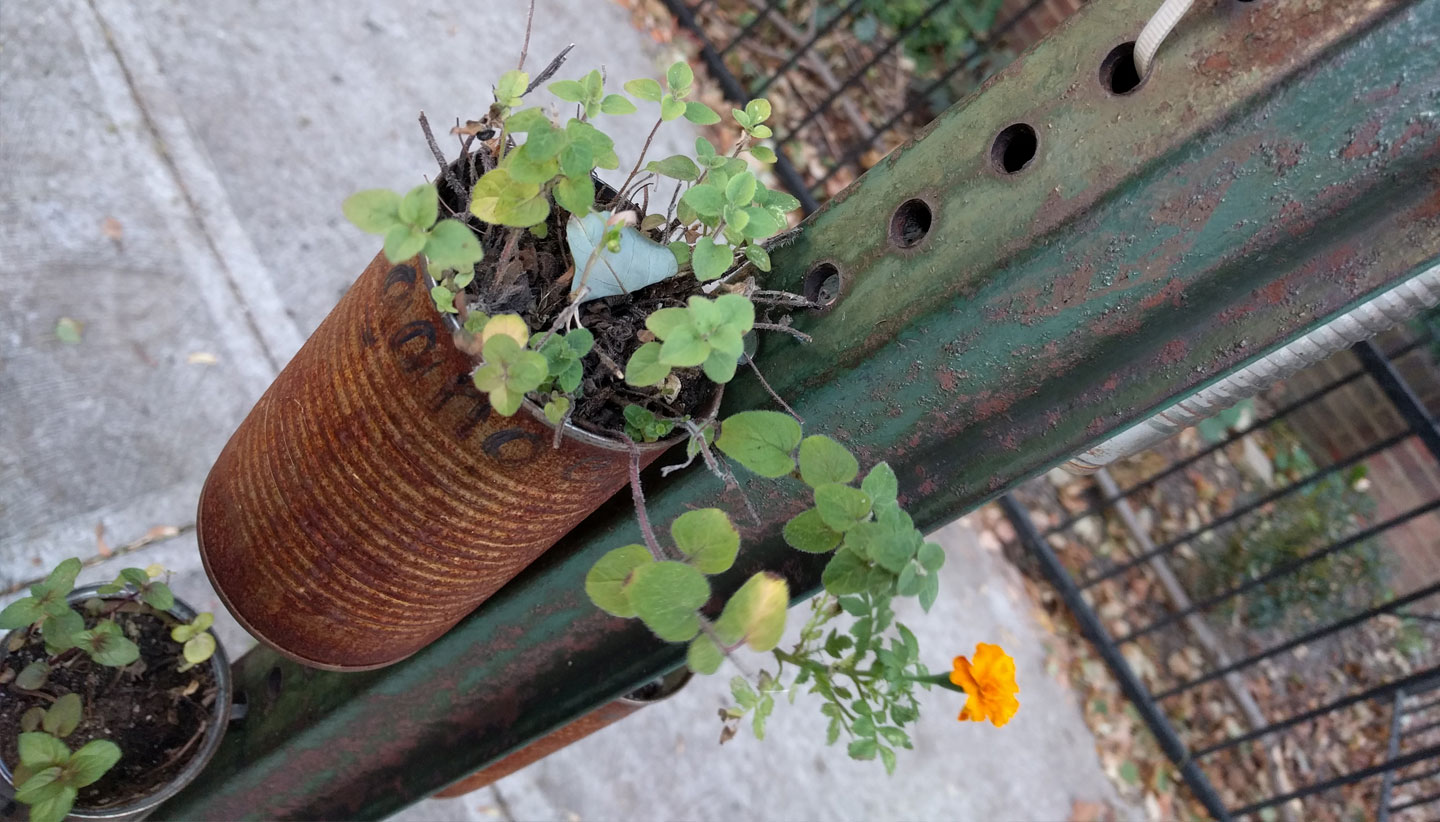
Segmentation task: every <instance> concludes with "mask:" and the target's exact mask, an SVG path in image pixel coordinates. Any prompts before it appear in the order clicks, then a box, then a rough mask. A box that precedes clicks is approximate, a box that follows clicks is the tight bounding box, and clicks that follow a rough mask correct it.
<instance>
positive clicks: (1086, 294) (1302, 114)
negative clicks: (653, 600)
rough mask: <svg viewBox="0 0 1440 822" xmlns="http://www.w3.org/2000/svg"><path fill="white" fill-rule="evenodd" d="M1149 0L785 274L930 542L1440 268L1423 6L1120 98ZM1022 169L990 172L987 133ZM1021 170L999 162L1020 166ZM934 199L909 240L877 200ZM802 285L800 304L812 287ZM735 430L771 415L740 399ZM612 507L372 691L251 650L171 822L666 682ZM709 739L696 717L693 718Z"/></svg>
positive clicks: (1255, 36)
mask: <svg viewBox="0 0 1440 822" xmlns="http://www.w3.org/2000/svg"><path fill="white" fill-rule="evenodd" d="M1155 6H1156V3H1155V2H1154V0H1096V1H1095V2H1093V3H1091V4H1089V5H1087V6H1086V7H1085V9H1083V10H1082V12H1081V13H1080V14H1078V15H1077V16H1076V17H1075V18H1074V19H1072V20H1071V21H1070V22H1068V23H1067V24H1065V25H1064V26H1063V27H1062V28H1061V29H1060V30H1059V31H1057V32H1056V33H1055V34H1054V35H1052V36H1051V37H1050V38H1049V39H1047V40H1046V41H1044V42H1042V43H1040V44H1039V45H1037V46H1036V47H1035V48H1034V49H1032V50H1031V51H1030V52H1029V53H1027V54H1026V55H1024V56H1023V57H1021V58H1020V59H1019V60H1017V61H1016V62H1015V63H1014V64H1013V65H1012V66H1010V67H1009V68H1008V69H1007V70H1006V71H1004V72H1003V73H1002V74H1001V75H999V76H998V77H996V78H995V79H994V80H993V81H992V82H990V83H988V84H987V85H986V87H985V88H984V89H983V90H982V91H981V92H980V93H979V94H977V95H976V96H975V97H973V98H972V99H970V100H968V101H965V102H963V103H961V104H959V105H957V106H956V107H955V108H953V109H951V110H950V111H948V112H947V113H946V114H945V115H944V116H942V117H941V118H939V119H938V120H937V121H936V122H935V123H934V124H932V125H931V126H930V127H929V128H928V129H927V130H926V132H925V134H924V135H923V136H922V137H921V138H919V139H918V140H917V141H915V142H914V144H912V145H910V146H908V147H907V148H905V149H904V150H902V151H899V152H897V153H896V154H894V155H892V156H891V157H890V158H888V159H887V160H885V161H884V162H882V163H881V164H880V165H879V166H878V167H876V168H875V169H873V170H871V171H870V172H869V173H868V174H867V175H866V176H865V177H864V178H863V179H862V180H861V181H860V182H858V183H857V184H856V185H855V186H853V187H852V188H850V189H849V190H847V191H846V192H845V193H843V194H842V195H840V196H839V197H837V198H835V200H833V201H832V202H831V203H829V204H828V205H827V206H826V207H825V208H824V209H822V210H821V211H820V212H819V213H817V214H816V215H815V216H814V217H813V219H812V220H811V221H810V223H809V224H808V226H807V229H806V231H805V232H804V234H803V236H802V237H801V238H800V239H799V240H798V241H797V242H796V243H795V244H794V245H792V246H790V247H787V248H784V249H781V250H779V251H777V252H776V254H775V260H776V264H777V273H776V279H777V280H778V283H775V284H776V285H778V286H780V287H790V288H804V287H805V286H806V279H807V277H812V278H818V277H820V276H823V274H824V273H825V272H823V271H822V272H821V273H820V274H813V273H812V272H814V270H815V267H816V266H817V265H820V264H826V263H828V264H830V265H833V266H834V267H835V270H836V271H838V273H839V276H840V278H841V294H840V298H839V300H838V302H837V303H836V304H835V305H834V306H833V307H832V308H831V309H829V310H828V311H826V312H823V313H819V314H815V315H812V316H810V317H806V318H803V319H802V321H801V323H800V325H801V327H802V328H804V329H805V330H806V331H807V332H809V333H810V334H812V335H813V336H814V338H815V342H814V343H813V344H812V345H810V346H807V347H804V348H800V347H798V345H799V344H798V343H795V342H793V341H791V340H789V339H770V340H767V341H766V346H765V350H763V351H762V352H761V355H760V362H761V364H762V366H764V367H765V369H766V373H767V376H768V377H769V379H770V382H771V383H772V384H773V385H774V386H775V387H776V389H777V390H778V391H779V392H780V393H781V394H782V395H784V396H785V397H787V399H788V400H789V401H790V402H791V404H792V405H794V407H795V408H796V410H797V411H798V412H799V413H800V414H801V415H802V416H803V417H804V418H805V419H806V421H807V426H806V427H807V429H808V430H811V431H825V432H827V433H833V434H835V435H836V436H838V437H839V438H841V439H843V440H845V441H846V442H847V443H848V444H850V445H851V446H852V447H853V448H854V449H856V450H857V451H858V452H859V453H860V454H862V455H863V459H864V461H866V462H869V461H873V460H879V459H887V460H889V461H890V462H891V464H892V465H894V466H895V467H896V469H897V471H898V472H899V475H900V479H901V485H902V493H903V496H904V498H905V500H906V502H907V505H908V507H909V509H910V510H911V511H912V512H914V513H915V518H916V520H917V522H919V523H922V524H923V525H925V526H937V525H939V524H941V523H943V522H945V521H946V520H949V519H951V518H954V517H956V516H958V515H960V514H962V513H964V512H965V511H967V510H970V509H972V508H974V507H975V506H977V505H979V504H980V503H982V502H984V501H986V500H987V499H990V498H991V497H993V496H995V495H997V494H999V493H1000V492H1001V491H1003V490H1004V489H1006V488H1008V487H1011V486H1013V485H1015V484H1016V483H1018V482H1020V481H1021V480H1024V479H1026V478H1028V477H1030V476H1033V475H1035V474H1037V473H1038V472H1041V471H1043V470H1045V469H1047V468H1049V467H1050V466H1052V465H1054V464H1056V463H1057V462H1060V461H1062V460H1064V459H1065V458H1066V457H1068V456H1070V455H1072V454H1074V453H1076V452H1078V451H1080V450H1082V449H1083V448H1085V447H1086V446H1088V445H1089V444H1091V443H1093V442H1095V441H1096V440H1097V439H1099V438H1102V437H1104V436H1105V435H1106V434H1107V433H1110V432H1113V431H1115V430H1117V429H1119V428H1121V427H1123V426H1125V425H1128V424H1130V423H1133V422H1135V421H1136V420H1138V419H1140V418H1142V417H1143V416H1145V415H1146V414H1147V413H1149V412H1151V411H1153V410H1155V409H1157V408H1159V407H1162V406H1163V405H1165V404H1167V403H1168V402H1171V401H1173V400H1174V399H1175V398H1177V397H1179V396H1182V395H1184V394H1186V393H1189V392H1191V391H1193V390H1194V389H1196V388H1198V387H1200V386H1203V385H1204V384H1206V383H1207V382H1209V381H1212V380H1214V379H1216V378H1218V377H1219V376H1221V375H1223V374H1224V373H1226V372H1227V371H1229V370H1232V369H1234V368H1236V367H1237V366H1240V365H1242V364H1243V363H1245V362H1246V361H1247V360H1248V359H1251V358H1254V357H1255V356H1258V355H1260V354H1262V353H1263V352H1265V351H1266V350H1269V349H1271V348H1274V347H1276V346H1278V345H1280V344H1283V343H1284V342H1285V341H1287V340H1288V339H1290V338H1293V337H1295V336H1298V335H1299V334H1301V333H1303V332H1304V331H1305V330H1307V329H1308V328H1310V327H1313V326H1314V325H1316V324H1318V323H1320V322H1322V321H1324V320H1325V319H1327V318H1329V317H1331V316H1334V315H1336V314H1337V313H1339V312H1341V311H1342V310H1344V309H1345V308H1347V307H1348V306H1351V305H1353V304H1355V303H1356V302H1358V301H1360V300H1362V299H1364V298H1365V297H1367V296H1368V295H1371V294H1373V293H1375V292H1377V291H1378V290H1380V289H1382V288H1384V287H1385V286H1386V285H1387V284H1391V283H1394V282H1396V281H1398V280H1400V279H1403V278H1405V277H1406V276H1407V275H1408V274H1410V273H1412V272H1414V271H1416V270H1419V269H1421V268H1423V267H1426V266H1428V265H1433V264H1434V262H1435V261H1436V260H1437V259H1440V171H1437V168H1440V41H1437V37H1440V0H1413V2H1407V1H1406V0H1363V1H1362V0H1355V1H1354V2H1349V1H1342V0H1327V2H1316V0H1260V1H1259V2H1248V3H1242V2H1235V0H1212V1H1211V2H1202V3H1200V4H1198V7H1197V8H1196V10H1195V11H1194V12H1192V14H1191V16H1190V17H1189V18H1187V19H1186V22H1185V23H1184V24H1183V25H1182V26H1181V28H1180V29H1179V30H1178V31H1177V32H1176V34H1175V35H1174V36H1173V37H1172V39H1171V40H1170V41H1168V42H1167V43H1166V44H1165V47H1164V48H1163V49H1162V51H1161V52H1160V56H1159V58H1158V61H1157V67H1156V69H1155V70H1154V72H1153V73H1152V75H1151V76H1150V77H1149V78H1147V79H1146V81H1145V82H1144V83H1143V84H1142V85H1141V86H1140V87H1139V88H1138V89H1137V90H1135V91H1134V92H1133V93H1131V94H1128V95H1113V94H1111V93H1109V92H1107V91H1106V90H1105V89H1104V88H1102V86H1101V83H1100V81H1099V67H1100V63H1101V61H1102V59H1103V58H1104V57H1105V56H1106V54H1107V53H1108V52H1109V51H1110V50H1111V49H1112V48H1113V47H1115V46H1117V45H1119V44H1121V43H1123V42H1125V41H1127V40H1131V39H1133V38H1134V36H1135V34H1136V33H1137V32H1138V31H1139V29H1140V27H1141V26H1142V25H1143V23H1144V21H1145V18H1146V16H1147V15H1148V14H1149V13H1150V12H1151V11H1153V10H1154V7H1155ZM1016 123H1026V124H1029V125H1030V126H1032V127H1033V129H1034V131H1035V133H1036V134H1037V135H1038V150H1037V152H1036V154H1035V156H1034V158H1033V159H1032V160H1031V161H1030V163H1029V165H1028V166H1027V167H1026V168H1024V170H1022V171H1020V172H1018V173H1015V174H1006V173H1003V172H1002V171H1001V170H999V169H998V168H997V167H996V165H995V163H994V161H993V158H992V145H993V142H994V140H995V138H996V135H997V134H998V133H999V132H1000V131H1001V130H1002V129H1004V128H1006V127H1007V126H1010V125H1012V124H1016ZM1012 159H1013V158H1012ZM915 198H918V199H921V200H923V201H924V202H925V203H927V204H928V206H929V207H930V209H931V212H932V220H931V226H930V229H929V232H928V234H926V235H925V237H924V239H923V240H921V241H920V242H919V244H918V245H916V246H914V247H912V248H907V249H900V248H897V247H895V246H894V245H893V244H892V243H891V238H890V222H891V216H892V213H893V212H894V210H895V209H896V208H897V207H899V206H900V205H901V204H902V203H904V202H906V201H908V200H911V199H915ZM811 285H813V283H811ZM728 405H729V406H730V409H731V410H736V409H740V408H745V407H759V406H765V405H767V401H766V398H765V397H764V395H763V394H762V393H761V392H760V391H759V390H758V388H757V387H756V386H754V385H753V384H747V383H744V382H742V383H740V384H738V385H737V386H736V388H735V390H732V391H731V392H730V396H729V398H728ZM651 487H652V488H653V489H654V491H653V492H652V494H651V500H650V501H651V505H652V516H653V517H655V518H656V519H658V520H659V521H662V522H663V521H668V520H669V519H670V518H671V517H673V516H674V515H676V514H677V513H678V512H680V511H682V510H684V509H685V508H686V507H687V506H692V505H709V504H718V505H720V506H722V507H725V508H727V509H730V510H739V509H740V504H739V502H738V500H737V499H735V498H727V495H726V494H725V493H724V492H723V489H722V488H721V487H720V485H719V483H718V482H717V481H715V480H714V479H712V478H710V477H709V476H708V475H706V474H704V473H703V472H700V471H690V472H682V473H681V474H679V475H675V476H672V477H670V478H668V480H664V481H661V480H659V479H658V478H656V481H655V482H654V483H653V484H652V486H651ZM750 490H751V492H752V493H751V494H750V498H751V499H752V500H753V501H754V502H755V504H756V505H757V507H758V509H759V513H760V515H761V517H762V519H763V521H764V523H765V524H764V525H763V526H757V527H752V528H750V529H749V530H748V531H747V532H746V533H745V537H746V543H745V544H746V548H745V550H744V553H743V555H742V558H741V561H740V562H739V563H738V564H737V568H736V569H735V570H734V572H733V573H732V574H731V575H729V576H727V577H726V578H725V579H724V580H723V581H722V583H721V585H720V586H718V587H721V588H724V589H726V590H729V589H730V588H732V587H733V586H735V585H738V584H739V582H740V581H741V580H743V579H744V578H745V577H746V576H748V575H749V574H750V573H753V572H754V571H755V570H757V569H760V568H768V569H771V570H775V571H778V572H780V573H783V574H784V575H786V576H787V577H788V578H789V579H790V581H791V589H792V590H794V591H796V592H799V593H804V592H809V591H813V590H814V589H815V587H816V586H817V583H818V577H819V570H820V567H821V565H820V563H819V561H817V560H815V559H814V558H811V557H807V556H802V555H800V554H798V553H796V552H794V551H791V550H789V549H788V548H786V547H785V546H784V545H783V543H782V542H781V540H780V539H779V538H778V530H779V526H780V524H782V523H783V522H784V521H785V520H786V519H788V518H789V517H790V516H792V515H793V514H794V513H795V512H796V511H798V510H799V506H800V505H801V504H802V503H801V501H800V500H799V498H798V497H796V496H795V495H794V494H793V493H790V492H789V491H788V490H785V489H779V488H777V489H776V490H777V491H778V492H777V493H770V492H771V490H772V488H771V484H770V483H769V482H768V481H764V480H757V481H754V482H752V483H751V484H750ZM637 541H639V539H638V533H636V530H635V528H634V526H633V523H632V522H631V516H630V513H629V502H628V500H624V499H622V500H617V501H616V502H615V503H613V504H612V505H611V506H609V508H608V509H606V510H602V511H601V512H600V513H598V514H596V515H595V516H594V517H593V518H591V519H590V520H589V521H587V522H586V523H585V524H584V525H583V526H582V527H581V528H580V529H578V530H577V531H576V532H574V533H573V534H571V535H570V536H569V537H568V538H566V539H565V540H564V541H562V542H561V544H559V545H558V546H556V548H555V549H553V550H552V551H551V552H550V553H549V554H548V555H547V556H546V557H545V558H543V559H542V560H541V561H540V562H539V563H537V564H536V565H535V566H533V567H532V568H530V569H529V570H528V571H527V572H526V573H525V574H524V575H523V576H522V577H521V578H519V579H517V580H516V581H515V582H514V583H512V584H511V585H510V586H508V587H507V588H506V589H505V590H504V591H502V592H501V594H500V595H498V596H496V597H495V598H494V599H492V600H491V601H490V602H488V603H487V604H486V605H485V606H483V607H482V608H481V609H480V610H479V611H477V612H476V613H475V614H473V615H471V616H470V617H469V618H467V619H466V620H465V621H464V622H462V623H461V624H460V625H459V626H457V627H456V628H455V629H454V630H453V631H451V632H450V633H449V634H448V635H447V636H445V637H444V638H443V639H442V640H440V641H439V642H437V643H435V644H434V645H432V646H430V647H428V648H426V649H425V650H424V651H422V652H421V653H419V654H417V655H416V656H414V657H412V658H411V659H409V660H406V661H405V662H403V663H400V664H398V665H395V666H393V667H391V668H387V669H384V670H380V671H375V672H370V673H363V674H336V673H325V672H320V671H314V670H307V669H304V668H301V667H299V666H297V665H295V664H293V663H290V662H287V661H284V660H282V659H280V658H279V657H277V656H276V655H274V654H272V653H270V652H268V651H264V650H259V651H255V652H252V653H251V654H249V655H247V656H246V657H245V658H244V659H242V660H241V661H240V663H239V664H238V666H237V686H238V688H239V689H240V690H241V691H242V692H243V693H244V694H245V696H246V699H247V701H248V705H249V717H248V718H247V719H245V720H244V721H243V722H242V723H238V724H237V725H236V726H235V727H233V728H232V730H231V733H230V735H229V736H228V737H227V739H226V740H225V743H224V745H223V747H222V749H221V751H220V753H219V754H218V755H217V756H216V758H215V760H214V761H213V762H212V764H211V765H210V767H209V768H208V770H207V771H206V773H205V775H204V776H203V777H202V778H201V780H200V781H199V782H197V783H196V784H195V785H193V786H191V788H190V789H189V790H187V791H186V792H185V793H184V794H182V795H181V796H179V797H177V798H176V799H174V800H172V801H171V802H170V803H169V804H167V805H166V806H164V807H163V808H162V809H161V811H160V813H159V814H158V815H157V817H158V818H173V819H241V818H379V817H383V816H384V815H386V814H388V813H392V812H394V811H396V810H398V809H400V808H401V807H403V806H404V805H406V804H408V803H410V802H412V801H415V800H417V799H419V798H422V797H424V796H426V795H428V794H430V793H431V792H433V791H435V790H437V789H439V788H441V787H443V786H444V785H446V784H447V783H449V782H451V781H454V780H455V779H458V778H460V777H461V776H463V775H465V774H466V773H468V772H470V771H472V770H474V769H476V768H479V767H480V766H482V765H485V764H487V763H489V762H492V761H494V760H495V759H497V758H499V757H500V756H502V755H504V754H506V753H507V752H509V751H511V750H514V749H516V748H518V747H521V746H523V745H524V744H525V743H527V742H528V741H530V740H533V739H534V738H536V737H538V736H540V735H543V734H544V733H546V732H548V731H550V730H552V729H554V728H556V727H558V726H560V725H562V724H564V723H566V722H568V721H570V720H572V719H574V718H575V717H577V716H579V715H581V714H583V713H585V712H587V711H589V710H591V709H593V708H595V707H596V706H597V705H599V704H601V703H603V702H606V701H608V700H610V699H612V698H613V697H615V696H617V695H620V694H622V693H624V692H626V691H628V690H631V689H633V688H634V687H636V686H637V685H639V684H640V683H642V682H643V681H645V680H647V679H649V678H651V677H653V676H655V675H657V674H659V673H661V672H663V671H665V670H667V669H670V668H672V667H674V666H675V665H676V664H678V662H679V661H680V658H681V650H682V649H681V647H680V646H668V645H664V644H662V643H659V642H657V641H655V640H654V639H652V638H651V637H650V636H649V635H648V634H647V633H646V632H645V630H644V629H643V628H642V627H640V626H639V625H638V623H634V622H626V621H621V620H615V619H611V618H609V617H607V616H605V615H604V614H601V613H599V612H598V611H596V610H595V609H594V608H593V607H591V606H590V605H589V604H588V602H587V601H586V600H585V597H584V594H583V592H582V590H581V581H582V579H583V576H584V574H585V571H586V570H587V569H588V567H589V566H590V564H591V563H592V562H593V561H594V560H595V559H596V558H597V557H598V556H599V555H600V554H601V553H603V552H604V551H606V550H608V549H609V548H611V547H614V546H616V545H622V544H625V543H628V542H637ZM697 721H700V720H699V719H698V718H697Z"/></svg>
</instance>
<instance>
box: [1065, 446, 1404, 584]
mask: <svg viewBox="0 0 1440 822" xmlns="http://www.w3.org/2000/svg"><path fill="white" fill-rule="evenodd" d="M1411 436H1413V433H1412V432H1410V431H1402V432H1400V433H1399V434H1396V435H1394V436H1392V437H1388V438H1386V439H1383V440H1381V441H1380V442H1378V443H1376V444H1374V445H1372V446H1370V447H1368V448H1365V449H1363V450H1361V451H1357V452H1356V453H1354V454H1351V455H1350V456H1348V457H1346V458H1345V459H1343V460H1340V461H1338V462H1334V463H1331V464H1330V465H1327V466H1325V467H1324V468H1321V469H1320V470H1318V471H1316V472H1315V473H1313V474H1311V475H1309V476H1307V477H1306V478H1305V479H1302V480H1299V481H1297V482H1292V483H1290V484H1289V485H1286V486H1284V487H1283V488H1277V489H1275V490H1274V491H1272V492H1270V493H1268V494H1265V495H1263V496H1261V497H1259V498H1257V499H1255V500H1253V501H1251V502H1249V503H1247V504H1245V505H1242V506H1240V507H1239V508H1236V509H1235V510H1233V511H1230V512H1228V513H1225V514H1222V515H1221V516H1219V517H1216V518H1215V519H1213V520H1211V521H1210V522H1208V523H1206V524H1205V525H1202V526H1201V527H1199V528H1197V529H1195V530H1194V531H1189V532H1187V533H1185V534H1182V535H1180V536H1178V537H1176V538H1174V539H1172V540H1169V541H1167V542H1165V543H1162V544H1160V545H1157V546H1155V547H1154V548H1153V549H1151V550H1149V551H1145V552H1143V553H1139V554H1136V555H1134V556H1133V557H1131V558H1130V559H1129V560H1126V561H1125V562H1122V563H1121V564H1119V565H1117V566H1115V567H1114V568H1111V569H1110V570H1108V571H1104V572H1101V573H1100V574H1099V575H1097V576H1092V577H1090V578H1089V579H1087V580H1084V581H1082V582H1081V583H1080V587H1081V588H1091V587H1094V586H1095V585H1098V584H1100V583H1102V582H1104V581H1105V580H1107V579H1113V578H1115V577H1117V576H1120V575H1121V574H1124V573H1127V572H1129V571H1132V570H1134V569H1135V568H1137V567H1139V566H1140V565H1142V564H1143V563H1145V562H1148V561H1149V560H1151V559H1153V558H1154V557H1158V556H1160V555H1162V554H1168V553H1170V552H1171V551H1173V550H1175V549H1176V548H1178V547H1180V546H1181V545H1183V544H1185V543H1187V542H1189V541H1190V540H1192V539H1195V538H1196V537H1198V536H1200V535H1201V534H1204V533H1208V532H1210V531H1214V530H1215V529H1217V528H1221V527H1223V526H1225V525H1229V524H1230V523H1232V522H1234V521H1235V520H1238V519H1240V518H1241V517H1243V516H1245V515H1246V514H1249V513H1251V512H1252V511H1255V510H1257V509H1259V508H1263V507H1264V506H1266V505H1269V504H1270V503H1272V502H1274V501H1275V500H1278V499H1280V498H1281V497H1284V496H1287V495H1289V494H1291V493H1294V492H1296V491H1300V490H1301V489H1303V488H1305V487H1307V486H1310V485H1313V484H1314V483H1316V482H1318V481H1320V480H1322V479H1324V478H1325V477H1328V476H1330V475H1331V474H1335V473H1337V472H1340V471H1343V470H1345V469H1346V468H1349V467H1350V466H1352V465H1355V464H1356V463H1359V462H1362V461H1364V460H1366V459H1369V458H1370V457H1373V456H1375V455H1376V454H1379V453H1380V452H1382V451H1385V450H1386V449H1388V448H1393V447H1394V446H1396V445H1398V444H1400V443H1402V442H1404V441H1405V440H1407V439H1409V438H1410V437H1411Z"/></svg>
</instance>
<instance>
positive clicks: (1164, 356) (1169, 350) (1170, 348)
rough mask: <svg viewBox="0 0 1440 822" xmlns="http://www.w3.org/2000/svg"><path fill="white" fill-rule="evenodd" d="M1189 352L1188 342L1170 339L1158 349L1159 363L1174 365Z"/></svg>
mask: <svg viewBox="0 0 1440 822" xmlns="http://www.w3.org/2000/svg"><path fill="white" fill-rule="evenodd" d="M1189 353H1190V344H1189V343H1187V342H1185V341H1184V340H1171V341H1170V342H1168V343H1165V347H1164V348H1162V349H1160V364H1161V365H1175V364H1176V363H1181V362H1184V361H1185V357H1186V356H1187V355H1188V354H1189Z"/></svg>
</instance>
